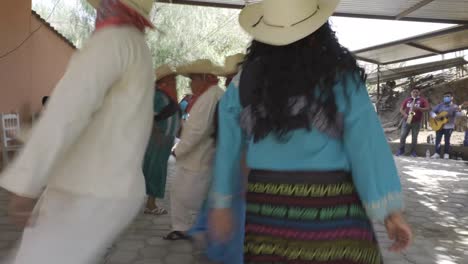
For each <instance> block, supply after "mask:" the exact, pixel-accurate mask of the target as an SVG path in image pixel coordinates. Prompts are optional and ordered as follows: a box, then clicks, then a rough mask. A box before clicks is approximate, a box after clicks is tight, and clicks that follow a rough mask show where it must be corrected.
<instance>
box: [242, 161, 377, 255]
mask: <svg viewBox="0 0 468 264" xmlns="http://www.w3.org/2000/svg"><path fill="white" fill-rule="evenodd" d="M244 259H245V263H295V264H296V263H297V264H299V263H301V264H302V263H313V264H327V263H328V264H381V263H382V259H381V254H380V251H379V247H378V243H377V240H376V239H375V235H374V231H373V228H372V225H371V223H370V221H369V219H368V217H367V215H366V213H365V211H364V208H363V206H362V203H361V201H360V199H359V197H358V195H357V193H356V189H355V187H354V184H353V182H352V179H351V176H350V175H349V174H348V173H345V172H272V171H259V170H254V171H251V173H250V175H249V183H248V193H247V215H246V226H245V242H244Z"/></svg>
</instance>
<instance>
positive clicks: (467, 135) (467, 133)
mask: <svg viewBox="0 0 468 264" xmlns="http://www.w3.org/2000/svg"><path fill="white" fill-rule="evenodd" d="M463 146H465V147H468V130H467V131H465V140H463Z"/></svg>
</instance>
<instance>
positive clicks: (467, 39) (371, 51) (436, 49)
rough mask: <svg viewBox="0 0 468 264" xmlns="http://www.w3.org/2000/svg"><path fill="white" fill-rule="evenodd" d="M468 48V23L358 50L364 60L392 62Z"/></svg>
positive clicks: (358, 55)
mask: <svg viewBox="0 0 468 264" xmlns="http://www.w3.org/2000/svg"><path fill="white" fill-rule="evenodd" d="M465 49H468V24H467V25H461V26H455V27H450V28H447V29H442V30H439V31H434V32H430V33H426V34H423V35H419V36H415V37H411V38H407V39H402V40H398V41H394V42H389V43H385V44H381V45H377V46H374V47H369V48H365V49H360V50H356V51H354V52H353V53H354V54H355V55H356V56H357V57H358V58H359V59H360V60H363V61H368V62H372V63H376V64H392V63H398V62H402V61H408V60H413V59H418V58H423V57H428V56H433V55H438V54H445V53H450V52H455V51H460V50H465Z"/></svg>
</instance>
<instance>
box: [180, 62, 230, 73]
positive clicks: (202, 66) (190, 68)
mask: <svg viewBox="0 0 468 264" xmlns="http://www.w3.org/2000/svg"><path fill="white" fill-rule="evenodd" d="M221 71H222V69H221V67H219V66H216V65H214V64H213V63H212V62H211V61H210V60H208V59H199V60H196V61H193V62H191V63H189V64H186V65H182V66H179V67H177V73H179V74H180V75H182V76H185V77H188V76H189V75H190V74H213V75H218V74H219V73H220V72H221Z"/></svg>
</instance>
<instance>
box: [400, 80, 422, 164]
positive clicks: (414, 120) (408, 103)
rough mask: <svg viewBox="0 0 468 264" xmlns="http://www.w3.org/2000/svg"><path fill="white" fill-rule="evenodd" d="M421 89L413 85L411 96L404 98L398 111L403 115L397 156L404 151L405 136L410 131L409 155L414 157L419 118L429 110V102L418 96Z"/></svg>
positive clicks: (419, 123) (419, 126)
mask: <svg viewBox="0 0 468 264" xmlns="http://www.w3.org/2000/svg"><path fill="white" fill-rule="evenodd" d="M420 94H421V90H420V88H418V87H414V88H413V89H412V90H411V97H408V98H406V99H405V100H404V101H403V103H402V104H401V107H400V113H401V115H402V116H403V120H402V122H403V124H402V126H401V137H400V148H399V149H398V152H397V154H396V155H397V156H401V155H403V154H404V153H405V145H406V138H407V137H408V134H409V133H410V131H411V156H413V157H416V145H417V144H418V134H419V130H420V129H421V120H422V117H423V112H428V111H429V110H430V105H429V102H428V101H427V100H426V99H424V98H423V97H421V96H420Z"/></svg>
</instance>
